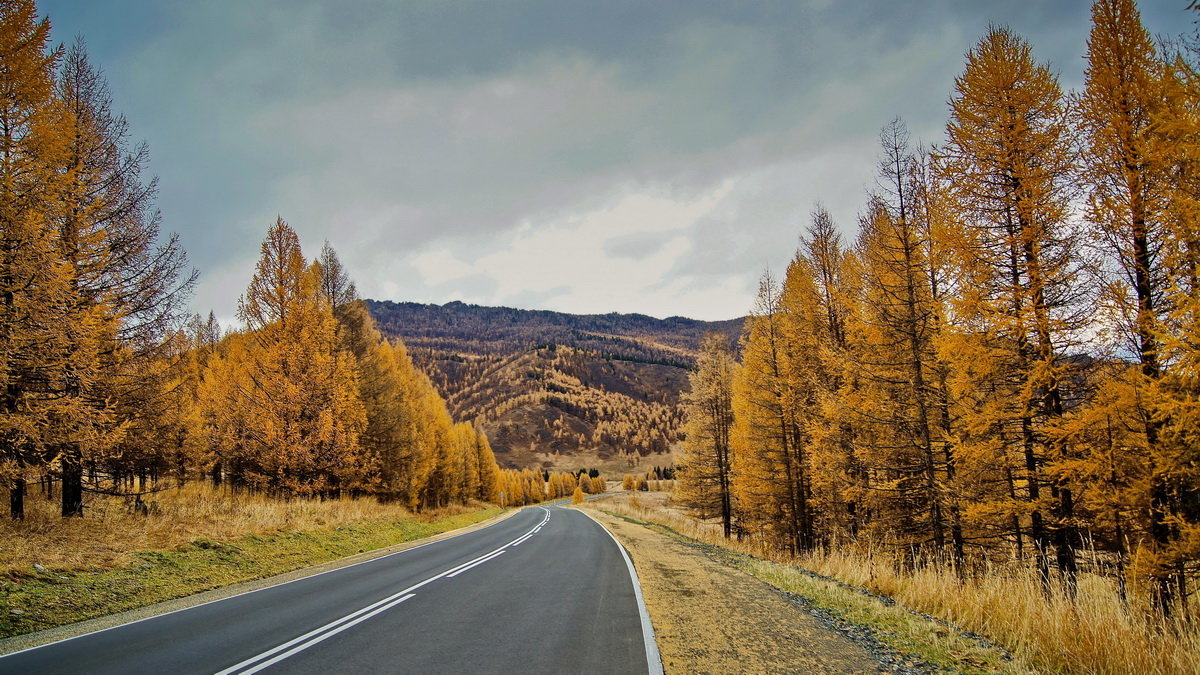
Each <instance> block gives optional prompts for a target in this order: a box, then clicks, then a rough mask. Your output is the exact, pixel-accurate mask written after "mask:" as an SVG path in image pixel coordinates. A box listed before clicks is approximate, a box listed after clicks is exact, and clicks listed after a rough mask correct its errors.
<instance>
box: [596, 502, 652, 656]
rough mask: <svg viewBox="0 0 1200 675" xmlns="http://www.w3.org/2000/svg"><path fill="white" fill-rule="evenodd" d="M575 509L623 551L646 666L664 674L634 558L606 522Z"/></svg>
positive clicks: (622, 555)
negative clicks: (634, 599) (606, 525)
mask: <svg viewBox="0 0 1200 675" xmlns="http://www.w3.org/2000/svg"><path fill="white" fill-rule="evenodd" d="M575 510H576V511H578V512H579V513H582V514H583V515H585V516H587V517H588V518H591V519H592V522H593V523H596V524H597V525H599V526H600V529H601V530H604V533H605V534H607V535H608V537H609V538H610V539H612V540H613V543H614V544H616V545H617V550H618V551H620V552H621V557H622V558H624V559H625V567H627V568H628V569H629V578H630V579H632V580H633V595H634V597H635V598H637V605H638V614H640V615H641V618H642V641H643V642H644V643H645V645H646V668H647V670H648V671H649V673H650V675H663V665H662V656H661V655H660V654H659V653H658V642H657V641H656V640H655V639H654V625H653V624H652V623H651V622H650V610H648V609H646V599H645V598H644V597H642V582H641V580H640V579H638V574H637V569H635V568H634V566H633V560H632V559H630V557H629V553H628V552H627V551H626V550H625V546H624V545H623V544H622V543H621V542H620V541H619V540H618V539H617V538H616V536H615V535H613V533H612V532H610V531H609V530H608V528H607V527H605V526H604V523H602V522H600V521H599V520H597V519H596V518H595V516H593V515H592V514H590V513H588V512H587V511H584V510H583V509H575Z"/></svg>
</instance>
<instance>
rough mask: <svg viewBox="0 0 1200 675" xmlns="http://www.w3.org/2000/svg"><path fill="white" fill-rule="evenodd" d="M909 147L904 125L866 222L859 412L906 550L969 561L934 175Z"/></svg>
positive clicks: (883, 505)
mask: <svg viewBox="0 0 1200 675" xmlns="http://www.w3.org/2000/svg"><path fill="white" fill-rule="evenodd" d="M908 138H909V137H908V131H907V129H906V128H905V126H904V124H903V122H901V121H900V120H898V119H897V120H893V121H892V122H891V123H890V124H889V125H887V126H886V127H884V129H883V131H882V132H881V134H880V139H881V145H882V150H883V156H882V158H881V161H880V177H879V187H880V193H879V195H878V196H876V197H875V198H874V199H873V200H872V201H871V203H870V204H869V206H868V211H867V213H866V214H865V215H864V217H863V218H862V222H861V229H860V235H859V241H858V245H857V251H858V257H859V260H860V261H861V262H860V270H861V279H862V283H861V285H862V288H861V290H860V294H861V296H860V298H861V299H860V301H859V302H858V303H857V307H858V311H857V312H856V314H855V316H854V317H853V318H854V320H855V321H854V329H853V330H852V331H851V332H852V333H853V338H852V344H851V347H850V349H849V352H850V354H849V358H850V360H851V361H853V362H854V364H855V369H856V372H857V373H858V374H859V381H860V383H861V384H860V390H861V392H860V394H859V395H858V396H857V397H855V398H854V399H853V400H854V401H855V405H854V406H853V409H854V411H855V418H856V420H857V423H858V425H859V426H860V427H862V428H863V436H864V439H863V442H862V445H863V446H864V450H863V452H864V453H868V452H869V453H870V455H871V457H870V461H869V462H868V463H869V464H870V465H871V466H872V467H873V471H874V472H875V473H876V474H877V475H879V476H880V477H881V478H883V480H880V481H878V482H877V484H875V485H874V490H873V493H874V495H875V498H874V501H875V502H876V503H877V504H879V505H880V515H883V514H887V516H888V517H887V518H886V520H889V521H892V522H893V523H894V525H893V530H894V531H895V532H897V533H898V534H901V535H903V536H904V537H905V539H904V541H903V543H905V544H907V545H908V546H906V550H912V548H913V547H918V548H927V547H931V548H932V550H933V551H934V552H936V553H937V554H939V555H940V554H942V553H944V552H946V551H950V552H951V553H952V554H953V557H954V559H955V560H958V561H961V560H962V558H963V555H964V553H963V543H964V542H963V534H962V529H961V526H960V524H959V523H958V518H957V509H956V506H955V505H954V504H953V503H952V502H953V500H952V497H951V494H952V492H953V490H952V489H951V488H950V486H949V484H948V483H949V480H950V479H951V477H952V475H953V454H952V451H951V450H950V447H949V446H950V445H951V442H950V439H949V438H948V437H947V436H946V434H945V430H944V429H943V428H942V426H941V424H939V422H940V419H939V413H940V410H941V408H940V406H939V395H940V390H939V387H938V376H937V369H938V366H939V363H938V359H937V354H936V349H935V340H936V336H937V331H938V328H939V323H938V317H939V316H940V314H941V312H940V311H939V308H938V307H937V305H936V301H935V299H934V296H933V292H932V289H931V287H930V284H931V278H932V277H931V270H930V261H929V258H928V253H929V251H930V248H929V247H930V232H929V219H928V217H927V211H926V208H927V206H928V200H927V198H926V196H925V194H924V192H925V189H926V187H925V184H924V181H925V172H924V170H923V169H924V167H923V161H922V159H920V158H918V157H917V156H916V155H915V154H914V153H913V151H912V149H911V148H910V146H909V140H908Z"/></svg>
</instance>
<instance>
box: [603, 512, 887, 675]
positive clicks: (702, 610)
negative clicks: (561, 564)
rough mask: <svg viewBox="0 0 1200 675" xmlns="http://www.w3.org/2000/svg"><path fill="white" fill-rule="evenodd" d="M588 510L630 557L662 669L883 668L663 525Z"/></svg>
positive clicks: (829, 670) (842, 670)
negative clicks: (664, 530) (663, 529)
mask: <svg viewBox="0 0 1200 675" xmlns="http://www.w3.org/2000/svg"><path fill="white" fill-rule="evenodd" d="M587 511H588V512H589V513H590V514H591V515H593V516H594V517H595V518H596V519H597V520H599V521H600V522H601V523H602V524H603V525H604V526H605V527H606V528H608V530H609V532H611V533H613V535H615V536H616V538H617V539H618V540H619V541H620V542H621V544H622V545H624V546H625V548H626V550H628V551H629V555H630V556H631V557H632V558H633V563H634V565H635V566H636V568H637V571H638V577H639V579H640V580H641V584H642V593H643V595H644V597H645V601H646V605H647V607H648V609H649V611H650V617H651V619H652V621H653V623H654V633H655V636H656V637H657V641H658V649H659V653H660V655H661V657H662V663H663V668H664V670H665V671H666V672H668V673H676V672H679V673H722V672H779V671H789V672H825V673H874V672H881V671H885V670H887V669H886V668H884V667H883V666H882V664H880V662H879V661H878V660H877V659H876V658H874V657H873V656H872V655H871V653H870V652H868V651H867V650H866V649H864V648H863V647H862V646H860V645H858V644H856V643H854V642H852V641H851V640H848V639H846V638H845V637H843V636H841V635H838V634H837V633H834V632H833V631H831V630H829V629H828V628H827V627H825V626H824V625H823V624H822V623H821V622H820V621H819V620H818V619H816V618H815V617H813V616H812V615H810V614H808V613H806V612H804V611H803V610H801V609H799V608H798V607H796V606H795V605H794V604H792V603H790V602H789V601H788V600H787V599H786V598H785V597H783V596H782V595H781V594H780V593H779V592H778V591H776V590H775V589H774V588H772V587H771V586H769V585H768V584H766V583H764V582H762V581H760V580H758V579H756V578H754V577H753V576H751V575H749V574H746V573H744V572H741V571H739V570H736V569H733V568H731V567H728V566H726V565H722V564H720V563H719V562H716V561H714V560H711V559H709V558H708V557H707V556H705V555H704V554H703V553H702V552H700V551H699V550H697V549H695V548H693V547H689V546H687V545H685V544H683V543H681V542H679V541H676V540H674V539H672V538H670V537H668V536H666V535H664V534H662V533H660V532H656V531H653V530H650V529H648V528H646V527H643V526H641V525H638V524H635V523H631V522H628V521H625V520H622V519H620V518H616V517H613V516H611V515H609V514H607V513H604V512H602V511H600V510H599V509H598V508H594V507H590V506H589V507H587Z"/></svg>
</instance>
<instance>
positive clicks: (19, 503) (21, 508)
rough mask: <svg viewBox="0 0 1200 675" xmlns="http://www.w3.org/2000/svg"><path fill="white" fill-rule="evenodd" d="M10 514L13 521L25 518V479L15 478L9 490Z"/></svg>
mask: <svg viewBox="0 0 1200 675" xmlns="http://www.w3.org/2000/svg"><path fill="white" fill-rule="evenodd" d="M8 514H9V516H11V517H12V519H13V520H21V519H23V518H24V517H25V479H24V478H14V479H13V482H12V486H11V487H9V488H8Z"/></svg>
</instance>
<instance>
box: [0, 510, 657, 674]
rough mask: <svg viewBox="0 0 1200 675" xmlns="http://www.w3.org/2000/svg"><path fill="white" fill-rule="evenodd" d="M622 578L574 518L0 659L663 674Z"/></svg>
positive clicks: (521, 519) (599, 531) (554, 515)
mask: <svg viewBox="0 0 1200 675" xmlns="http://www.w3.org/2000/svg"><path fill="white" fill-rule="evenodd" d="M631 574H632V567H631V566H629V564H628V559H627V557H626V556H625V553H624V551H623V550H622V549H621V548H620V547H619V546H618V545H617V543H616V541H615V540H613V539H612V538H611V536H610V535H609V534H608V533H607V532H606V531H605V530H604V529H603V528H602V527H600V526H599V525H598V524H597V523H596V522H595V521H593V520H592V519H590V518H588V517H587V516H585V515H583V514H582V513H579V512H578V511H574V510H571V509H561V508H555V507H549V508H546V507H529V508H526V509H524V510H522V511H521V512H519V513H517V514H515V515H513V516H512V517H510V518H507V519H505V520H502V521H500V522H498V523H496V524H495V525H492V526H490V527H487V528H484V529H481V530H477V531H475V532H470V533H467V534H463V535H460V536H458V537H453V538H451V539H446V540H442V541H438V542H434V543H431V544H427V545H425V546H420V547H417V548H413V549H409V550H407V551H402V552H400V553H396V554H392V555H390V556H385V557H382V558H377V559H375V560H371V561H369V562H365V563H360V564H357V565H352V566H349V567H344V568H341V569H337V570H333V571H330V572H326V573H323V574H319V575H315V576H311V577H306V578H303V579H299V580H296V581H292V582H288V583H284V584H280V585H277V586H270V587H267V588H264V589H261V590H258V591H253V592H250V593H246V594H244V595H238V596H233V597H231V598H226V599H224V600H218V601H215V602H211V603H208V604H205V605H198V606H196V607H191V608H188V609H184V610H180V611H177V612H173V613H169V614H163V615H161V616H157V617H154V618H151V619H146V620H143V621H139V622H135V623H129V624H125V625H123V626H118V627H115V628H111V629H108V630H104V631H100V632H97V633H91V634H88V635H84V636H80V637H77V638H73V639H69V640H64V641H62V642H56V643H52V644H48V645H45V646H42V647H36V648H33V649H29V650H26V651H23V652H16V653H14V654H10V655H8V656H3V657H0V673H121V674H127V673H208V674H212V673H220V674H222V675H225V674H232V673H247V674H248V673H255V672H262V671H266V672H278V673H283V672H287V673H322V674H325V675H328V674H329V673H487V672H496V673H500V672H504V673H514V672H519V673H580V672H589V673H591V672H599V673H605V672H608V673H645V672H652V673H658V672H661V666H660V665H659V664H658V655H657V650H656V649H655V648H654V647H653V644H654V642H653V635H652V633H651V631H650V629H649V619H648V618H645V610H644V607H643V606H642V605H641V603H640V591H639V590H637V588H636V585H635V583H634V582H633V579H632V578H631Z"/></svg>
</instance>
